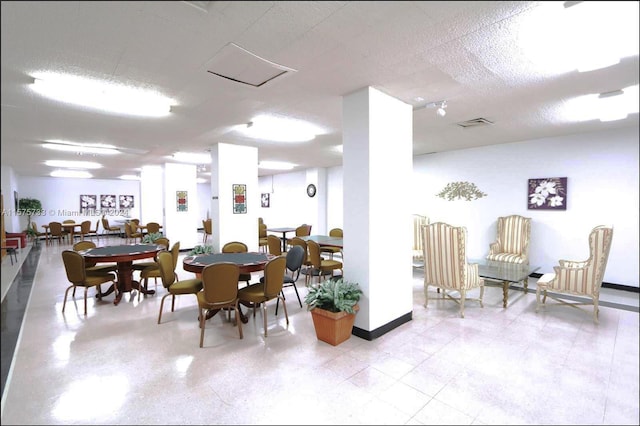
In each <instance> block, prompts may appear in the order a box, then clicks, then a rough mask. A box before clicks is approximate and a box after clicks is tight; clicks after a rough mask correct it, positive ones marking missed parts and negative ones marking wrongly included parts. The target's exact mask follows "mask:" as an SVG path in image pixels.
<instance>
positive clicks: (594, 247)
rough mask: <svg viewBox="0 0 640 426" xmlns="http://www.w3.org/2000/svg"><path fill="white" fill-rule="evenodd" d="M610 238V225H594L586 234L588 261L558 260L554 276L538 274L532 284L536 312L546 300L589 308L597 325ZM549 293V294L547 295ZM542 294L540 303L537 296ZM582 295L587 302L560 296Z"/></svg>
mask: <svg viewBox="0 0 640 426" xmlns="http://www.w3.org/2000/svg"><path fill="white" fill-rule="evenodd" d="M612 238H613V226H604V225H600V226H596V227H595V228H593V229H592V230H591V233H590V234H589V258H588V259H587V260H584V261H573V260H560V261H559V262H558V263H559V266H554V267H553V270H554V273H547V274H544V275H542V277H540V278H539V279H538V282H537V283H536V312H538V311H539V310H540V307H541V306H546V305H545V302H546V301H547V297H549V298H551V299H554V300H556V301H557V302H559V303H562V304H566V305H571V306H574V307H576V306H578V305H593V322H595V323H596V324H598V322H599V319H598V313H599V307H598V303H599V299H600V287H601V286H602V279H603V277H604V271H605V269H606V267H607V261H608V260H609V250H610V249H611V240H612ZM548 292H550V293H552V295H550V294H548ZM541 293H542V294H543V299H542V302H541V301H540V294H541ZM563 294H565V295H567V294H568V295H571V296H584V297H588V298H590V299H591V301H590V302H580V301H577V302H573V301H572V302H566V301H564V300H561V298H562V295H563Z"/></svg>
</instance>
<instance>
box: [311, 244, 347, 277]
mask: <svg viewBox="0 0 640 426" xmlns="http://www.w3.org/2000/svg"><path fill="white" fill-rule="evenodd" d="M307 249H308V250H309V260H310V261H311V266H309V267H307V268H306V269H305V270H304V271H302V273H303V274H304V275H305V284H306V285H309V284H310V283H311V279H312V277H318V283H319V282H320V281H321V280H322V277H325V276H328V277H332V276H333V271H335V270H336V269H340V270H341V271H342V262H340V261H337V260H333V259H324V258H323V257H322V256H320V245H319V244H318V243H316V242H315V241H313V240H309V241H307Z"/></svg>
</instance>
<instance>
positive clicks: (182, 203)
mask: <svg viewBox="0 0 640 426" xmlns="http://www.w3.org/2000/svg"><path fill="white" fill-rule="evenodd" d="M188 195H189V194H188V191H176V211H177V212H186V211H189V199H188V198H187V197H188Z"/></svg>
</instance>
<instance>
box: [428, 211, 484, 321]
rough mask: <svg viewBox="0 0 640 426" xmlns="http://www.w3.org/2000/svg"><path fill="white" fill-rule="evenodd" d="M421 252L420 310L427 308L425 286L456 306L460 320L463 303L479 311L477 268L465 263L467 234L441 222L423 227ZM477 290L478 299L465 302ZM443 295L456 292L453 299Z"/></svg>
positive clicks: (462, 315)
mask: <svg viewBox="0 0 640 426" xmlns="http://www.w3.org/2000/svg"><path fill="white" fill-rule="evenodd" d="M422 229H423V234H422V238H423V251H424V297H425V301H424V307H425V308H426V307H427V305H428V304H429V286H433V287H436V288H438V289H442V290H443V291H442V297H443V298H445V297H448V298H449V299H451V300H453V301H455V302H456V303H458V304H459V305H460V317H462V318H464V304H465V300H477V301H479V302H480V307H483V306H484V305H483V304H482V297H483V295H484V280H483V279H482V278H480V276H479V275H478V264H477V263H467V248H466V243H467V230H466V228H465V227H462V226H460V227H455V226H451V225H449V224H446V223H443V222H436V223H432V224H429V225H425V226H423V228H422ZM476 288H479V289H480V297H479V298H478V299H467V292H468V291H470V290H474V289H476ZM447 292H458V293H459V294H460V297H459V298H457V297H453V296H451V295H450V294H449V293H447Z"/></svg>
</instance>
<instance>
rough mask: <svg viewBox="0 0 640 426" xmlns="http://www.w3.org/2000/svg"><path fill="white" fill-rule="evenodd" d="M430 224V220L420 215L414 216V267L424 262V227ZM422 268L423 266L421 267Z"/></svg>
mask: <svg viewBox="0 0 640 426" xmlns="http://www.w3.org/2000/svg"><path fill="white" fill-rule="evenodd" d="M428 224H429V218H428V217H427V216H422V215H419V214H414V215H413V263H414V266H415V265H416V264H419V263H421V262H423V261H424V251H423V250H422V227H423V226H424V225H428ZM420 266H421V265H420Z"/></svg>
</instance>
